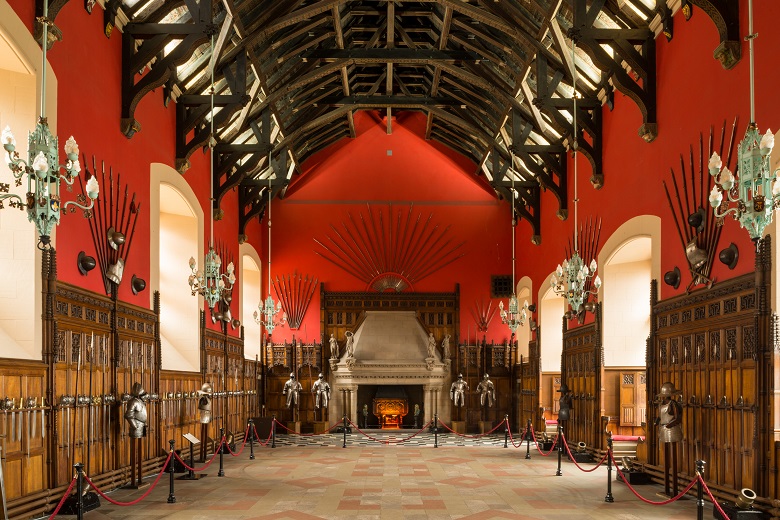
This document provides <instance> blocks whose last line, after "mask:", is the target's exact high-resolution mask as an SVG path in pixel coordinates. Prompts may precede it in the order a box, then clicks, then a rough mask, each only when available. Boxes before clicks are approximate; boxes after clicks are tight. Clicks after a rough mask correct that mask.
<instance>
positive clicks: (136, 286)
mask: <svg viewBox="0 0 780 520" xmlns="http://www.w3.org/2000/svg"><path fill="white" fill-rule="evenodd" d="M130 289H132V291H133V294H138V293H139V292H143V290H144V289H146V280H144V279H143V278H138V277H137V276H136V275H133V278H132V279H131V280H130Z"/></svg>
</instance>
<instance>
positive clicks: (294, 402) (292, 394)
mask: <svg viewBox="0 0 780 520" xmlns="http://www.w3.org/2000/svg"><path fill="white" fill-rule="evenodd" d="M301 390H303V387H302V386H301V384H300V383H299V382H298V380H297V379H295V374H290V379H289V380H288V381H287V382H286V383H285V384H284V388H283V389H282V395H286V396H287V408H293V407H297V406H298V396H300V394H301Z"/></svg>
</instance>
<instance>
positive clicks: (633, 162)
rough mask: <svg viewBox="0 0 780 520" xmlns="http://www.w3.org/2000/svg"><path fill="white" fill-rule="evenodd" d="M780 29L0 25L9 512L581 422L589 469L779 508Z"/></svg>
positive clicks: (643, 13) (491, 22)
mask: <svg viewBox="0 0 780 520" xmlns="http://www.w3.org/2000/svg"><path fill="white" fill-rule="evenodd" d="M777 20H780V2H778V1H777V0H657V1H656V0H417V1H406V0H403V1H401V0H185V1H176V0H173V1H170V0H169V1H163V0H97V1H95V0H85V1H83V2H76V1H73V2H69V1H68V0H34V1H31V0H3V1H2V2H0V78H2V79H1V80H0V128H2V129H3V133H2V144H3V147H4V150H3V154H4V157H5V159H6V160H5V161H3V164H2V165H0V170H2V173H0V208H2V209H1V210H0V240H1V241H2V245H1V246H0V382H1V384H0V409H1V410H0V411H2V417H1V423H2V424H0V449H1V450H2V452H1V456H2V466H1V467H0V469H2V472H1V473H0V475H2V477H3V479H2V480H0V484H2V491H3V500H4V511H6V512H7V513H4V514H8V515H9V516H10V517H13V518H33V517H40V516H42V515H49V514H51V513H52V511H53V510H54V509H55V507H56V505H57V503H58V502H59V501H60V498H61V497H62V496H63V494H64V493H65V492H66V490H67V489H69V485H70V483H71V482H72V481H73V474H74V464H77V463H81V464H83V465H84V469H83V471H84V472H85V473H86V474H87V475H89V477H90V478H91V481H92V482H93V483H94V485H95V486H96V487H98V486H99V487H100V488H101V489H104V490H106V491H108V490H112V489H115V488H118V487H120V486H124V485H126V484H128V483H131V484H133V483H136V482H140V480H142V478H146V477H148V476H150V475H151V476H153V475H157V473H158V472H159V471H160V468H161V467H162V465H163V463H164V462H165V461H166V460H167V459H166V457H168V454H169V450H170V447H169V440H174V441H175V445H176V448H177V449H181V450H182V452H181V454H182V456H183V457H185V459H186V456H188V455H189V454H190V453H191V452H194V455H195V456H196V457H197V458H198V460H199V461H205V460H207V459H208V458H209V457H211V454H212V453H213V451H214V449H215V447H216V445H219V443H220V439H221V433H220V432H221V430H224V432H225V436H226V438H228V439H229V440H231V439H232V440H233V442H234V443H236V444H238V445H240V444H241V443H242V442H243V439H244V438H245V436H246V432H248V431H250V430H248V429H247V421H248V420H249V419H252V420H253V424H254V425H255V427H256V428H257V431H258V435H257V440H265V439H266V438H267V435H268V432H270V431H271V430H273V431H274V435H277V434H278V435H279V437H288V438H293V437H295V436H296V435H297V434H301V435H302V436H303V435H309V434H311V435H320V434H321V435H323V436H324V438H335V437H338V436H339V435H341V432H343V433H344V435H346V431H345V430H348V431H349V432H350V435H355V434H356V431H357V430H358V429H359V430H362V431H372V432H377V433H376V435H385V437H382V438H389V437H387V435H391V434H392V432H393V431H395V432H397V433H398V432H408V433H409V434H411V433H414V432H416V431H419V430H424V435H430V434H431V431H432V430H433V428H434V427H435V428H436V429H437V434H439V433H441V434H442V435H445V434H446V435H449V436H450V437H451V438H455V436H457V435H462V436H464V437H463V438H467V437H468V438H482V437H480V436H481V435H483V434H486V433H488V432H491V431H494V433H492V434H491V435H493V436H495V435H499V437H500V438H501V439H500V440H501V441H503V437H504V430H507V431H508V432H511V433H512V435H513V436H514V437H513V439H514V440H513V442H514V441H519V440H520V439H525V438H526V434H525V433H526V432H531V431H534V432H535V435H536V436H537V439H538V441H539V446H540V448H542V449H544V448H543V446H547V447H548V449H549V445H551V444H552V439H553V438H554V437H556V436H557V435H558V432H559V431H560V432H562V433H563V435H565V443H566V444H567V446H569V447H571V449H572V450H574V448H575V447H576V448H578V450H579V453H580V455H581V456H582V457H590V458H591V460H592V461H593V462H597V461H598V460H599V459H601V458H602V457H604V454H605V453H608V452H611V451H612V442H613V441H615V442H617V441H616V439H622V440H623V442H624V443H627V444H626V445H629V446H630V448H629V449H628V451H627V452H626V454H627V459H626V460H625V461H623V462H622V463H621V467H622V468H623V469H624V470H625V471H629V469H631V471H634V472H636V473H641V474H643V475H645V476H646V478H647V479H648V480H649V481H650V482H652V483H653V484H652V485H654V486H656V487H658V486H664V485H666V486H667V488H668V483H665V478H667V477H668V476H669V474H670V473H672V474H673V476H674V477H675V485H674V487H675V489H674V490H673V492H676V491H677V485H678V483H677V479H679V486H680V489H682V488H683V487H684V486H686V485H688V484H689V483H691V482H692V481H693V480H695V479H696V478H697V477H696V475H697V461H699V460H701V461H705V462H706V471H705V472H704V474H703V475H704V476H703V480H706V483H707V485H708V486H709V489H710V490H711V491H712V492H713V493H714V494H715V496H717V497H718V498H719V499H721V500H723V501H724V503H726V502H728V503H731V502H734V501H735V499H737V498H739V497H740V496H743V495H744V494H745V492H744V491H743V490H745V489H747V490H748V492H749V493H748V494H750V493H753V494H754V495H755V503H754V505H753V506H752V507H753V508H754V511H755V512H759V511H761V512H763V513H764V514H765V516H766V517H770V516H771V517H780V502H777V500H778V499H780V479H779V478H778V471H779V470H780V444H778V441H780V394H778V388H780V355H779V354H778V353H780V345H779V344H778V330H779V329H778V321H777V314H776V312H777V309H779V308H780V291H778V283H780V282H779V281H778V277H777V272H778V271H777V268H776V267H775V263H776V262H777V253H778V248H779V247H780V245H778V244H780V241H779V240H778V237H777V231H778V218H777V215H774V213H775V209H776V208H777V207H780V182H777V180H776V178H777V173H776V170H777V169H778V163H780V151H773V148H772V146H773V139H774V136H773V132H774V131H777V130H778V129H780V103H778V96H777V89H778V81H779V80H780V74H778V69H777V66H778V59H777V57H778V55H780V35H779V34H778V32H775V31H776V30H777V27H776V26H777ZM44 41H45V42H46V46H45V49H46V50H45V52H43V51H42V46H41V42H44ZM773 56H774V58H773ZM769 129H771V130H769ZM28 132H29V133H30V135H29V138H28V139H25V135H26V134H28ZM55 136H56V137H55ZM69 138H71V139H69ZM25 141H27V143H25ZM272 222H273V225H271V223H272ZM130 253H132V254H130ZM320 375H322V378H321V381H322V385H325V383H327V388H328V394H329V397H330V400H329V402H328V403H327V405H326V404H325V403H324V402H321V401H320V398H321V395H320V394H315V391H314V390H313V387H314V386H315V383H316V382H317V381H320V378H319V376H320ZM459 375H460V376H462V379H460V380H459V379H458V377H459ZM291 376H294V379H295V381H292V380H293V378H292V377H291ZM291 381H292V382H293V384H291ZM296 381H297V382H300V384H301V387H300V389H297V388H296V385H297V383H296ZM460 381H462V382H464V383H465V385H463V384H462V383H461V382H460ZM488 382H489V385H490V391H488ZM136 384H139V385H140V387H136V388H134V386H136ZM323 387H324V386H323ZM460 391H463V392H462V394H461V395H459V396H457V397H460V398H461V400H460V402H457V401H456V400H454V399H453V398H454V397H456V394H458V392H460ZM135 403H140V404H138V405H139V406H142V407H143V408H144V410H145V413H146V414H147V417H146V420H145V426H144V427H143V428H142V429H143V434H142V436H141V437H140V438H136V436H135V435H134V431H135V429H134V428H135V427H134V426H133V423H132V421H130V420H126V419H127V418H128V414H129V413H130V411H131V410H132V409H133V407H134V406H135ZM204 403H205V404H204ZM207 407H208V408H207ZM672 408H673V409H675V410H679V411H678V412H675V413H676V414H677V415H676V416H675V418H676V423H674V427H675V428H677V431H678V432H679V436H678V437H674V436H672V437H669V436H668V435H667V433H668V432H666V431H665V430H664V428H666V427H667V426H666V425H667V424H668V423H666V422H665V420H666V419H667V417H666V415H665V414H667V413H668V410H669V409H672ZM659 422H660V425H659V424H658V423H659ZM497 427H498V429H496V428H497ZM559 427H560V430H559ZM669 427H670V428H671V425H669ZM336 431H338V432H340V433H338V434H336V433H335V432H336ZM388 432H391V433H388ZM188 433H189V434H192V435H194V436H195V437H197V438H198V439H200V440H202V441H203V442H202V443H201V444H200V447H199V448H191V447H190V445H189V444H188V443H187V441H186V440H184V438H183V435H184V434H188ZM507 435H508V434H507ZM329 436H330V437H329ZM300 438H304V437H300ZM312 438H314V437H312ZM338 438H339V439H340V437H338ZM345 438H346V437H345ZM426 438H428V437H426ZM485 438H490V437H489V436H485ZM561 438H562V437H561ZM526 440H527V439H526ZM253 442H255V436H254V435H253ZM437 442H438V441H437ZM334 445H335V441H334ZM559 445H560V443H558V444H556V445H555V446H556V447H557V446H559ZM531 446H533V443H531ZM339 447H340V446H339ZM670 448H671V450H670ZM247 449H249V448H247ZM257 449H258V450H261V449H262V450H265V449H266V448H265V447H262V448H260V447H258V448H257ZM308 449H315V448H311V447H310V448H308ZM398 449H399V450H401V449H402V448H400V447H399V448H398ZM475 449H476V448H475ZM276 453H278V452H276ZM453 453H456V452H453ZM516 453H517V452H515V454H516ZM453 456H456V455H453ZM400 457H401V455H400V454H399V458H400ZM564 457H566V453H564ZM516 458H517V457H516ZM572 458H575V459H576V457H573V456H572ZM618 462H620V461H618ZM345 463H346V462H345ZM513 463H517V461H514V462H513ZM336 467H337V465H336V466H334V468H336ZM334 471H335V470H334ZM570 471H572V470H569V472H570ZM77 480H78V479H77ZM206 480H209V479H206ZM217 482H218V480H217V479H213V480H211V483H212V484H213V485H216V483H217ZM437 484H441V485H444V484H443V483H437ZM191 485H192V486H195V485H197V483H191ZM546 485H549V486H551V487H550V492H551V493H558V492H560V491H556V489H555V487H554V486H555V485H556V483H555V482H552V483H551V484H546ZM616 485H617V484H616ZM192 489H196V488H192ZM651 489H652V488H651ZM664 490H665V491H668V489H664ZM693 490H694V491H695V487H694V488H693ZM347 491H348V490H347ZM347 491H344V493H347ZM692 492H693V491H692ZM193 493H195V494H197V492H195V491H193ZM380 494H381V493H380ZM453 495H454V497H453V500H455V499H456V496H455V495H457V494H456V493H453ZM345 496H347V495H345ZM164 501H165V500H164V497H163V499H162V501H161V502H164ZM425 503H426V502H425V500H423V506H424V504H425ZM689 505H690V504H689ZM164 506H165V504H164V503H161V504H160V505H159V507H160V509H161V510H162V509H164ZM423 506H421V507H422V509H423V510H424V509H425V507H423ZM601 506H603V504H600V505H599V507H601ZM432 507H433V506H432ZM585 507H586V508H587V507H588V506H585ZM309 513H311V514H314V515H316V511H309ZM106 514H108V513H106ZM255 514H259V513H257V512H255ZM344 514H346V512H345V513H344ZM450 514H451V515H452V517H459V516H458V515H457V514H455V513H453V512H450ZM540 514H541V513H538V512H537V513H536V516H534V514H532V513H528V516H506V518H552V516H545V515H544V514H541V516H539V515H540ZM108 516H109V517H110V516H111V515H108ZM461 516H462V515H461ZM158 517H159V516H155V518H158ZM217 517H219V516H217ZM235 517H236V518H238V517H240V516H235ZM328 517H338V515H336V514H335V513H334V515H333V516H328ZM423 517H424V516H423ZM133 518H136V517H133ZM182 518H186V517H182ZM193 518H194V517H193ZM242 518H249V516H245V517H242ZM253 518H254V517H253ZM258 518H260V517H259V516H258ZM262 518H265V517H262ZM269 518H270V517H269ZM300 518H304V517H303V516H300ZM307 518H308V517H307ZM312 518H314V517H312ZM376 518H379V516H377V517H376ZM447 518H449V516H447ZM556 518H557V517H556ZM561 518H564V517H563V516H562V517H561ZM566 518H574V517H573V516H572V517H566ZM577 518H579V517H577ZM588 518H590V517H588ZM632 518H634V517H632ZM740 518H741V517H740Z"/></svg>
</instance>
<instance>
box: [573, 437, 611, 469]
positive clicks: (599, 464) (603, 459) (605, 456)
mask: <svg viewBox="0 0 780 520" xmlns="http://www.w3.org/2000/svg"><path fill="white" fill-rule="evenodd" d="M563 445H564V446H566V453H568V454H569V459H570V460H571V461H572V462H573V463H574V465H575V466H577V469H579V470H580V471H584V472H585V473H590V472H591V471H596V470H597V469H598V468H599V467H600V466H601V465H602V464H604V461H605V460H607V455H609V452H606V453H605V454H604V456H603V457H601V460H600V461H599V463H598V464H596V465H595V466H594V467H592V468H590V469H585V468H583V467H582V466H580V465H579V464H577V461H576V460H574V455H572V454H571V450H570V449H569V443H568V442H566V436H565V435H563Z"/></svg>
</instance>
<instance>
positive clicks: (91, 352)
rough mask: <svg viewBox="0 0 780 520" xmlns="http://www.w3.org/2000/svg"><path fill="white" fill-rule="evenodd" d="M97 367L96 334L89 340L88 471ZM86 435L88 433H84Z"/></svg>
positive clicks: (93, 428)
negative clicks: (95, 370)
mask: <svg viewBox="0 0 780 520" xmlns="http://www.w3.org/2000/svg"><path fill="white" fill-rule="evenodd" d="M94 366H95V333H94V331H93V332H92V336H91V337H90V340H89V388H88V390H87V396H88V402H87V406H88V408H87V414H86V415H87V422H88V424H89V437H88V438H87V471H91V468H92V466H91V465H90V463H91V462H92V444H93V442H94V439H95V421H93V420H92V368H93V367H94ZM83 433H84V434H86V433H87V432H86V431H85V432H83Z"/></svg>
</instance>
